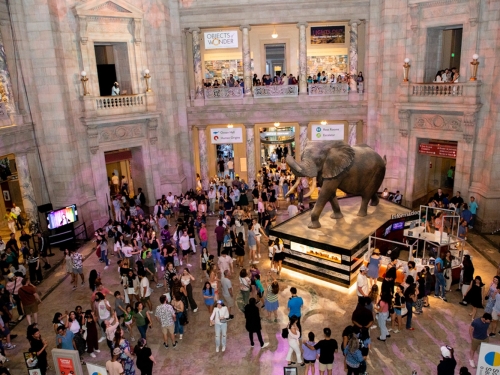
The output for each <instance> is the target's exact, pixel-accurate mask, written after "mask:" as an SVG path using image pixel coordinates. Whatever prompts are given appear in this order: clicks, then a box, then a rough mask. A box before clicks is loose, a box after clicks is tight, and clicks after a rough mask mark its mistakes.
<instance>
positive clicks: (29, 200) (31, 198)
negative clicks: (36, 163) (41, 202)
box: [16, 154, 39, 225]
mask: <svg viewBox="0 0 500 375" xmlns="http://www.w3.org/2000/svg"><path fill="white" fill-rule="evenodd" d="M16 167H17V173H18V178H19V187H20V189H21V197H22V199H23V206H24V212H25V213H26V217H27V218H28V222H29V223H30V224H31V223H36V224H37V225H38V224H39V220H38V209H37V203H36V199H35V191H34V190H33V184H32V182H31V174H30V170H29V167H28V155H26V154H16Z"/></svg>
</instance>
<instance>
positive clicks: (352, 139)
mask: <svg viewBox="0 0 500 375" xmlns="http://www.w3.org/2000/svg"><path fill="white" fill-rule="evenodd" d="M357 125H358V122H357V121H349V131H348V133H347V143H349V146H354V145H355V144H356V134H357Z"/></svg>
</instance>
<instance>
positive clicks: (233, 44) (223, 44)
mask: <svg viewBox="0 0 500 375" xmlns="http://www.w3.org/2000/svg"><path fill="white" fill-rule="evenodd" d="M204 35H205V49H219V48H238V31H237V30H229V31H209V32H206V33H204Z"/></svg>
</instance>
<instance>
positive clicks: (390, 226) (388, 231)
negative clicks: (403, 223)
mask: <svg viewBox="0 0 500 375" xmlns="http://www.w3.org/2000/svg"><path fill="white" fill-rule="evenodd" d="M391 228H392V225H389V226H388V227H387V228H385V232H384V237H387V236H388V235H389V233H391Z"/></svg>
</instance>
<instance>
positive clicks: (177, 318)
mask: <svg viewBox="0 0 500 375" xmlns="http://www.w3.org/2000/svg"><path fill="white" fill-rule="evenodd" d="M182 314H184V313H183V312H182V311H181V312H176V313H175V330H174V333H175V334H177V333H178V334H180V335H182V334H184V327H183V326H182V325H181V322H180V319H181V316H182Z"/></svg>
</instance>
